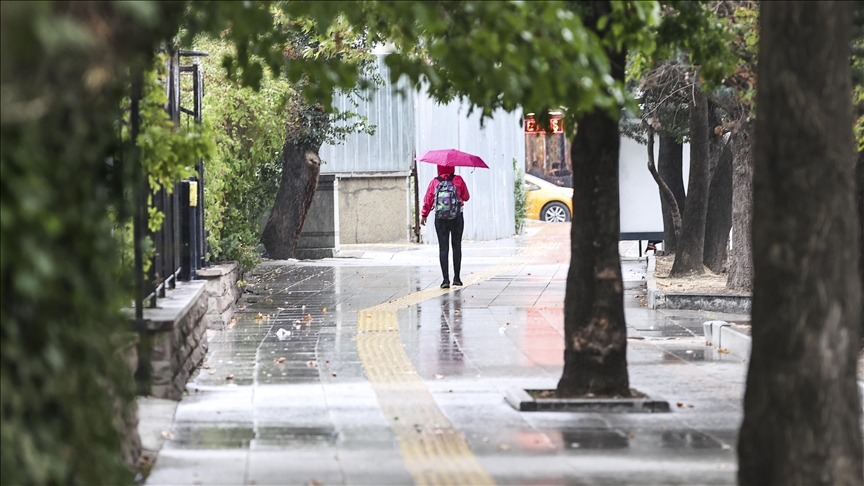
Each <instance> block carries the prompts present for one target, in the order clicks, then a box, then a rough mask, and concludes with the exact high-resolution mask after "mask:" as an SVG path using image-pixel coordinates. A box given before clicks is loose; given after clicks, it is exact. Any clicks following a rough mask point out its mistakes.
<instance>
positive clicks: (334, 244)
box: [294, 174, 339, 260]
mask: <svg viewBox="0 0 864 486" xmlns="http://www.w3.org/2000/svg"><path fill="white" fill-rule="evenodd" d="M338 182H339V181H338V180H337V179H336V176H334V175H333V174H321V175H319V176H318V188H317V189H315V196H314V197H313V198H312V205H311V206H309V212H308V213H307V214H306V221H305V222H304V223H303V230H302V231H301V232H300V239H299V240H298V241H297V248H296V249H295V250H294V256H295V257H296V258H297V259H298V260H318V259H321V258H330V257H332V256H333V255H335V254H336V252H338V251H339V205H338V204H337V202H336V194H337V191H338V190H339V186H338Z"/></svg>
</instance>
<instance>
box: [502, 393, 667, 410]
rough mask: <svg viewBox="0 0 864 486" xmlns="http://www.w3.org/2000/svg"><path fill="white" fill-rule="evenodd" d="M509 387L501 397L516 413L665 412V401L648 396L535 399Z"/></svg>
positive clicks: (528, 394)
mask: <svg viewBox="0 0 864 486" xmlns="http://www.w3.org/2000/svg"><path fill="white" fill-rule="evenodd" d="M540 391H545V390H525V389H522V388H510V389H508V390H507V394H506V395H505V397H504V398H505V400H507V403H509V404H510V406H511V407H513V408H515V409H516V410H518V411H520V412H581V413H588V412H597V413H666V412H669V402H667V401H666V400H662V399H657V398H652V397H649V396H647V395H646V396H644V397H639V398H535V397H534V396H533V395H532V394H531V392H540Z"/></svg>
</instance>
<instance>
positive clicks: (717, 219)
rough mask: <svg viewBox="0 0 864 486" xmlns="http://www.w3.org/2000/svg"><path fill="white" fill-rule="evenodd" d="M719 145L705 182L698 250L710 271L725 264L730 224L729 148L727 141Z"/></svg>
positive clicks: (720, 268) (730, 173)
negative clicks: (702, 233)
mask: <svg viewBox="0 0 864 486" xmlns="http://www.w3.org/2000/svg"><path fill="white" fill-rule="evenodd" d="M721 147H722V148H720V147H718V150H719V151H720V154H719V156H718V157H717V163H716V166H715V167H714V170H713V171H712V173H711V183H710V185H709V186H708V212H707V214H706V216H705V243H704V246H703V254H702V263H703V264H704V265H705V266H706V267H708V268H709V269H711V271H712V272H714V273H720V272H721V271H722V270H723V267H724V265H725V264H726V254H727V253H726V249H727V248H728V246H729V229H730V228H732V150H731V147H729V144H728V143H727V144H725V145H722V146H721Z"/></svg>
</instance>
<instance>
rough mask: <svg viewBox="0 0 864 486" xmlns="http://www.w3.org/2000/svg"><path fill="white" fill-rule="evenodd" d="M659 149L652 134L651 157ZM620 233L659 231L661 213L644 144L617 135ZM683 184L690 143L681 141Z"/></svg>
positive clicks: (657, 192)
mask: <svg viewBox="0 0 864 486" xmlns="http://www.w3.org/2000/svg"><path fill="white" fill-rule="evenodd" d="M659 151H660V137H659V136H655V138H654V160H655V162H656V160H657V157H658V154H659ZM619 161H620V162H619V171H620V172H619V174H620V175H619V177H620V179H619V188H620V201H621V233H662V232H663V214H662V212H661V210H660V190H659V189H658V187H657V183H656V182H654V178H653V177H651V172H649V171H648V147H647V146H646V145H640V144H639V143H638V142H636V141H635V140H633V139H631V138H627V137H621V154H620V158H619ZM683 173H684V188H685V190H686V188H687V180H688V177H689V174H690V144H684V157H683Z"/></svg>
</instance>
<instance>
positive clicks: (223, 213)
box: [195, 36, 296, 268]
mask: <svg viewBox="0 0 864 486" xmlns="http://www.w3.org/2000/svg"><path fill="white" fill-rule="evenodd" d="M195 48H196V49H197V50H200V51H206V52H208V53H209V56H208V57H206V58H204V59H202V69H203V72H204V82H205V86H206V96H205V98H204V101H205V102H204V110H203V117H204V124H205V126H207V127H208V128H209V129H211V132H212V134H213V139H214V141H215V143H216V146H217V147H218V151H217V152H216V154H214V156H213V158H212V159H211V160H210V161H208V162H205V173H206V181H205V184H204V199H205V201H204V203H205V208H206V212H205V229H206V230H207V235H208V236H207V237H208V239H209V242H210V248H211V255H210V257H211V258H212V259H214V260H235V261H238V262H239V263H240V264H241V265H242V266H243V267H244V268H249V267H251V266H252V265H253V264H254V263H255V262H256V261H257V259H258V251H257V249H256V248H255V247H256V246H257V245H258V243H259V238H260V233H261V230H260V225H261V220H262V218H264V216H265V213H266V211H267V209H268V208H269V207H270V206H272V204H273V200H274V199H275V197H276V191H277V190H278V189H279V178H280V175H281V172H282V168H281V165H280V164H279V155H280V153H281V151H282V147H283V145H284V144H285V138H286V126H287V125H288V122H289V118H288V117H289V115H288V112H289V110H291V109H292V108H291V107H289V104H290V103H292V102H293V99H294V97H295V95H296V90H295V89H294V88H293V86H292V85H291V84H290V83H288V82H287V81H286V80H285V79H284V78H282V77H279V76H277V77H275V78H274V77H269V76H268V77H265V78H263V79H262V80H261V82H260V84H259V87H258V89H257V90H256V89H254V88H251V87H248V86H242V85H241V83H240V82H239V81H238V80H230V79H228V78H226V76H225V71H224V68H223V67H222V59H223V58H224V57H225V56H231V55H234V49H233V47H232V45H231V44H229V43H228V42H226V41H224V40H222V39H218V40H215V39H211V38H208V37H206V36H200V37H198V38H197V39H196V40H195Z"/></svg>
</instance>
